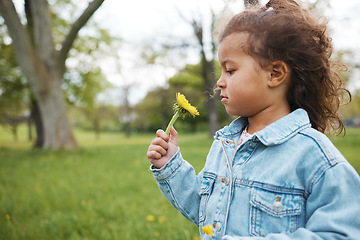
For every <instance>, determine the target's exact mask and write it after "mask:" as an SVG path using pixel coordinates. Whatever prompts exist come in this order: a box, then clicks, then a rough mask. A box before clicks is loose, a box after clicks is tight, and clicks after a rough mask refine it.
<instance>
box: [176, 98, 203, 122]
mask: <svg viewBox="0 0 360 240" xmlns="http://www.w3.org/2000/svg"><path fill="white" fill-rule="evenodd" d="M176 101H177V103H178V104H179V106H180V107H181V108H182V110H183V111H186V112H188V113H190V114H191V115H192V116H193V117H195V115H200V114H199V112H198V110H197V109H196V107H194V106H191V104H190V103H189V101H188V100H187V99H186V98H185V96H184V94H181V93H177V94H176Z"/></svg>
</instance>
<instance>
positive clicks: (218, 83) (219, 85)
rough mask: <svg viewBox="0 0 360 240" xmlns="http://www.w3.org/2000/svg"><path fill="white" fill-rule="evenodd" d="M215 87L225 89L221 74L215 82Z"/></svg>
mask: <svg viewBox="0 0 360 240" xmlns="http://www.w3.org/2000/svg"><path fill="white" fill-rule="evenodd" d="M216 85H217V86H218V87H219V88H224V87H225V80H224V78H223V75H222V74H221V76H220V78H219V80H218V81H217V82H216Z"/></svg>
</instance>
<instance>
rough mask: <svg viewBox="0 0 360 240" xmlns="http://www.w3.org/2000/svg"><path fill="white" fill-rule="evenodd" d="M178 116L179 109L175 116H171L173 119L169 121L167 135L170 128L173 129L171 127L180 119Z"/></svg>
mask: <svg viewBox="0 0 360 240" xmlns="http://www.w3.org/2000/svg"><path fill="white" fill-rule="evenodd" d="M178 117H179V111H176V113H175V114H174V116H173V117H172V118H171V120H170V122H169V125H168V126H167V128H166V131H165V133H166V134H167V135H169V133H170V129H171V127H172V126H173V125H174V123H175V121H176V120H177V119H178Z"/></svg>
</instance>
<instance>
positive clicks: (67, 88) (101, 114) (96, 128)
mask: <svg viewBox="0 0 360 240" xmlns="http://www.w3.org/2000/svg"><path fill="white" fill-rule="evenodd" d="M230 2H231V1H230ZM255 2H257V1H255ZM244 3H245V4H249V3H252V1H250V2H248V1H245V2H244ZM312 3H313V5H312V6H315V7H316V6H319V8H326V7H327V5H326V4H323V1H321V0H318V1H315V2H314V1H313V2H312ZM49 4H50V7H51V8H50V10H51V12H50V13H51V20H52V27H53V35H54V41H55V47H56V48H60V47H61V43H62V41H63V40H64V38H65V36H66V33H67V31H68V29H69V28H70V26H71V24H72V22H73V21H74V20H75V17H74V16H76V15H77V14H78V12H79V6H78V5H79V3H77V2H75V1H70V0H67V1H60V0H53V1H49ZM80 5H81V4H80ZM64 10H66V11H64ZM319 10H320V11H321V10H326V9H319ZM210 12H211V16H212V17H211V22H210V23H205V21H204V20H203V18H202V17H201V16H199V15H198V14H194V15H193V16H190V17H189V16H187V17H185V15H186V14H185V13H181V12H179V15H180V16H181V18H183V20H184V21H185V22H187V23H188V25H189V27H190V28H192V29H193V33H194V35H193V38H192V39H181V38H179V39H176V40H174V39H171V40H169V38H167V37H164V38H163V39H162V40H159V41H156V42H153V43H149V42H144V43H143V44H142V45H141V44H139V45H138V46H137V48H138V49H139V52H140V54H139V56H137V57H136V58H135V59H136V60H135V61H137V62H139V65H140V67H143V68H146V67H148V66H150V65H154V64H158V65H159V64H160V65H161V64H162V65H163V66H167V67H169V65H170V67H173V69H175V71H174V73H173V74H170V75H169V74H167V75H166V74H165V75H166V76H167V81H166V84H164V85H163V86H156V87H154V88H153V89H150V90H149V91H148V92H147V94H146V96H145V97H144V98H143V99H141V100H139V101H137V102H136V103H132V101H131V99H132V98H134V94H135V95H136V94H137V93H136V88H138V84H142V82H141V81H143V80H139V79H138V80H137V81H134V82H131V81H130V82H127V80H124V82H126V84H124V85H121V87H119V86H115V85H114V84H113V83H111V82H110V81H108V77H107V75H106V74H105V73H104V71H103V68H102V64H104V62H106V61H108V59H109V58H112V60H114V61H115V62H117V67H116V69H114V71H115V72H118V73H121V72H122V71H123V66H122V65H121V61H120V60H122V59H121V56H120V54H119V49H122V48H123V47H124V46H125V45H126V43H125V42H124V40H123V39H121V38H119V37H115V36H112V34H111V33H110V32H109V31H108V30H107V29H104V28H102V27H100V26H99V24H98V23H96V22H95V21H89V23H88V24H87V26H86V28H85V29H84V30H83V31H81V32H80V34H79V35H78V37H77V38H76V40H75V41H74V44H73V46H72V49H71V50H70V52H69V56H68V60H67V62H66V65H67V69H66V72H65V74H64V81H63V83H62V91H63V92H64V96H65V99H64V101H65V102H66V106H67V114H68V115H69V121H70V122H71V125H72V126H73V127H75V128H80V129H86V130H91V131H93V132H94V137H95V138H97V139H99V138H100V137H101V132H104V131H111V132H124V133H126V136H128V137H129V136H131V134H132V133H138V132H154V131H155V130H156V129H158V128H163V129H164V128H166V125H167V124H168V121H169V120H170V118H171V116H172V105H173V104H174V102H175V94H176V92H181V93H183V94H185V96H186V97H187V98H188V99H189V101H190V102H191V103H192V104H193V105H195V106H197V107H198V110H199V112H200V116H199V117H196V118H195V119H194V118H191V117H187V118H186V119H184V120H183V121H178V122H177V123H176V128H178V129H179V130H181V131H187V132H196V131H208V133H209V135H212V134H213V132H214V130H209V129H210V127H209V124H211V123H210V121H209V119H210V118H211V117H210V115H211V114H210V112H215V113H216V119H215V121H216V124H215V126H218V127H220V126H223V125H224V124H226V123H228V122H229V121H231V120H232V119H233V118H232V117H230V116H228V115H227V114H226V112H225V111H224V108H223V106H222V105H221V103H220V102H219V101H216V100H217V97H218V96H217V95H215V97H214V99H213V100H214V101H215V104H214V105H212V106H210V107H209V105H208V103H209V101H210V100H209V99H211V98H209V96H210V95H212V94H213V89H212V87H209V86H215V83H216V79H218V77H219V75H220V70H219V66H218V62H217V61H216V48H217V43H216V39H217V34H218V33H217V32H218V31H217V29H218V28H219V26H220V25H221V24H222V23H223V22H224V21H225V20H224V19H228V18H229V16H231V15H232V14H233V13H232V12H231V11H230V8H229V6H228V5H227V3H225V4H224V9H223V11H220V13H218V14H215V13H214V12H213V11H211V10H210ZM206 32H211V33H212V34H210V35H211V37H209V36H206V34H205V33H206ZM11 43H12V41H11V38H10V37H9V35H8V33H7V29H6V25H5V22H4V20H3V19H2V18H1V17H0V72H1V74H0V123H1V125H2V126H3V127H4V128H6V129H8V130H9V131H11V132H12V134H13V139H14V140H16V139H17V138H18V137H17V127H18V126H19V124H28V126H29V130H28V135H29V140H30V141H35V139H36V137H37V136H36V134H35V132H34V127H31V126H33V124H32V123H33V109H32V103H33V101H34V96H33V95H32V93H31V91H30V90H29V83H28V82H27V81H26V78H25V77H24V75H23V74H22V71H21V69H20V67H19V66H18V64H17V61H16V59H15V55H14V51H13V47H12V45H11ZM194 49H195V52H197V54H198V59H199V61H198V63H197V64H183V65H181V66H180V67H179V65H176V63H173V62H172V61H171V60H169V59H173V61H177V60H176V59H177V58H179V59H182V58H185V56H186V55H187V52H188V51H190V50H191V51H192V52H194ZM354 54H356V52H353V51H336V53H335V54H334V58H335V59H338V60H341V61H344V62H345V63H346V64H347V65H348V67H349V71H347V72H340V74H341V75H342V77H343V79H344V80H345V82H350V80H349V79H352V82H354V81H355V82H356V81H359V79H356V78H358V75H354V74H353V73H354V72H356V71H359V63H356V62H354V61H353V59H354V58H353V57H352V56H354ZM140 63H141V64H140ZM175 65H176V67H175ZM205 78H208V79H210V80H209V82H208V83H207V82H206V81H205ZM354 78H355V80H354ZM209 84H210V85H209ZM114 91H116V92H117V94H115V96H116V97H115V98H116V99H114V98H113V97H109V96H112V95H111V92H114ZM350 91H351V92H352V96H353V97H352V102H351V103H350V104H348V105H346V106H345V107H343V108H342V109H341V113H342V116H343V119H344V121H345V122H346V124H348V125H349V126H359V125H360V92H359V89H356V88H352V89H350ZM33 132H34V133H33Z"/></svg>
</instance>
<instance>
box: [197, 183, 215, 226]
mask: <svg viewBox="0 0 360 240" xmlns="http://www.w3.org/2000/svg"><path fill="white" fill-rule="evenodd" d="M214 182H215V179H213V178H209V177H203V179H202V180H201V187H200V191H199V195H200V209H199V226H202V225H203V223H204V221H205V218H206V207H207V204H208V201H209V197H210V194H211V193H212V190H213V186H214Z"/></svg>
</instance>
